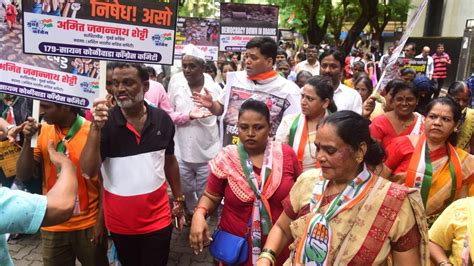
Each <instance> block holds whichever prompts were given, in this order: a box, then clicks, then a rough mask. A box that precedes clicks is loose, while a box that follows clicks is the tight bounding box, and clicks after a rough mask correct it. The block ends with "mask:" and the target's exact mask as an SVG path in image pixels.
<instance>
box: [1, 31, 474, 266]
mask: <svg viewBox="0 0 474 266" xmlns="http://www.w3.org/2000/svg"><path fill="white" fill-rule="evenodd" d="M444 49H445V47H444V45H443V44H438V45H437V47H436V51H435V52H434V53H431V52H430V48H429V47H427V46H426V47H423V48H422V50H421V53H420V54H417V53H418V51H417V48H416V44H414V43H408V44H407V45H406V46H405V48H404V49H403V53H402V54H401V55H400V58H402V61H403V60H405V59H411V58H424V59H426V71H425V72H424V73H417V72H416V71H415V70H414V69H411V68H409V67H402V68H400V70H396V71H399V72H397V73H396V77H397V78H394V79H392V80H389V81H388V82H387V83H386V84H385V85H384V86H381V84H379V83H381V82H382V81H381V79H380V77H381V76H383V73H384V71H393V68H392V67H391V65H390V63H391V61H392V60H391V57H392V54H393V52H394V47H393V46H390V47H388V49H387V53H386V54H383V55H382V54H379V53H373V52H363V51H362V50H361V49H354V50H353V51H352V52H351V53H350V54H349V55H347V56H345V55H344V53H342V52H341V51H340V50H338V49H334V48H329V47H319V46H316V45H305V46H304V47H302V49H300V50H298V51H296V50H294V49H291V48H290V45H287V44H285V43H283V44H281V45H278V44H277V43H276V42H275V41H274V40H273V39H271V38H267V37H256V38H254V39H252V40H251V41H249V42H248V43H247V46H246V51H245V52H242V53H230V52H225V53H222V54H221V55H220V56H219V58H218V60H217V61H216V62H206V61H205V56H204V54H203V52H202V51H201V50H199V49H198V48H196V47H194V46H193V45H188V46H186V47H185V48H184V50H183V56H182V60H181V62H180V64H179V65H177V66H173V67H171V68H170V67H167V66H158V65H148V66H145V65H143V64H138V63H124V62H109V63H108V65H107V73H106V74H107V78H106V79H107V92H108V95H107V97H106V98H103V99H102V98H99V99H96V100H95V101H94V104H93V107H92V109H91V110H81V109H79V108H76V107H71V106H65V105H60V104H56V103H49V102H41V111H40V114H41V121H36V120H35V119H34V118H32V117H31V100H27V99H24V98H21V97H18V96H12V95H3V96H2V101H1V102H0V113H2V118H1V119H0V130H1V133H2V136H3V138H4V139H5V140H6V142H9V143H12V145H15V146H16V147H21V151H19V156H18V159H17V162H16V176H13V177H6V176H5V175H4V173H3V171H2V174H3V176H2V178H1V180H2V184H3V185H4V186H12V187H13V188H15V189H16V190H10V189H6V188H0V213H1V219H0V265H12V260H11V258H10V257H9V255H8V253H7V246H6V238H5V237H4V235H2V234H6V233H17V234H18V233H34V232H35V231H37V230H38V229H39V228H41V240H42V243H43V245H42V247H43V250H42V254H43V263H44V264H45V265H74V263H75V261H76V259H77V260H79V261H80V262H81V263H82V264H83V265H108V264H109V258H108V257H107V249H108V245H107V244H108V241H107V240H108V236H110V239H111V240H112V242H113V248H114V249H115V250H116V251H117V257H116V258H112V259H113V260H116V261H117V263H120V264H121V265H125V266H126V265H166V263H167V261H168V254H169V251H170V242H171V234H172V231H173V230H181V229H182V228H183V226H188V227H190V233H189V245H190V247H191V249H192V250H193V251H194V253H195V254H196V255H197V254H199V253H200V252H203V250H204V248H206V247H208V246H209V249H210V251H211V254H212V255H213V256H214V258H215V260H216V263H221V264H226V265H237V264H239V265H283V264H284V263H285V262H286V263H289V264H290V265H305V264H311V265H347V264H352V265H363V264H366V265H371V264H376V265H380V264H385V263H387V260H389V261H391V263H392V264H394V265H399V264H402V265H429V264H430V260H431V262H432V263H434V264H435V265H471V264H472V258H474V240H473V239H474V238H473V237H472V235H473V234H474V231H473V230H474V229H473V228H474V227H473V225H474V212H472V207H470V203H472V198H470V197H472V196H474V156H473V155H472V154H473V153H474V134H473V132H474V111H473V109H471V107H472V91H473V90H474V79H473V77H466V80H465V81H464V80H462V81H461V80H460V81H456V82H454V83H452V84H447V82H446V80H447V78H448V76H447V73H448V68H449V67H450V64H451V59H450V57H449V55H448V54H447V53H446V52H445V51H444ZM392 74H393V73H392ZM236 87H239V88H243V89H245V90H246V91H247V92H248V93H250V94H252V95H267V96H265V97H267V98H265V99H266V100H263V101H262V100H259V99H261V98H258V97H253V96H251V97H250V98H249V99H246V100H245V101H243V102H241V103H240V105H239V106H234V105H235V101H232V99H233V97H236V98H238V97H239V95H234V91H233V90H234V89H235V88H236ZM275 95H278V97H279V99H283V102H284V105H283V106H284V108H283V109H282V110H281V112H279V113H275V112H274V110H275V108H274V105H276V102H275V101H274V100H273V98H272V97H273V96H275ZM226 121H235V122H236V125H237V132H236V134H237V136H238V141H237V142H233V143H232V144H229V143H225V142H224V140H223V137H222V135H223V130H224V129H223V126H222V125H223V123H225V122H226ZM36 133H39V134H38V137H37V147H36V148H31V142H32V139H34V138H35V137H34V136H35V134H36ZM227 144H229V145H227ZM32 180H39V181H40V182H39V183H41V189H39V190H40V191H41V192H40V191H38V193H39V194H43V196H41V195H33V194H27V193H25V192H23V191H21V190H25V188H26V189H27V190H29V191H33V188H32V187H31V186H33V187H34V184H33V185H31V181H32ZM168 187H170V189H168ZM168 191H171V197H172V198H171V199H170V197H169V194H168V193H169V192H168ZM217 210H220V211H217ZM214 213H218V215H219V221H220V222H219V225H218V228H217V229H216V231H215V232H210V231H209V227H208V221H209V220H208V217H209V216H210V215H213V214H214ZM461 217H462V218H461Z"/></svg>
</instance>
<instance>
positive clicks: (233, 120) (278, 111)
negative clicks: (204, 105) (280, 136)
mask: <svg viewBox="0 0 474 266" xmlns="http://www.w3.org/2000/svg"><path fill="white" fill-rule="evenodd" d="M236 73H238V72H229V73H228V75H227V84H226V86H230V90H224V91H225V93H226V95H225V98H224V113H223V114H222V118H221V122H220V133H221V138H222V144H223V146H224V147H225V146H226V145H229V144H238V143H239V142H240V140H239V136H238V128H237V120H238V116H239V110H240V107H241V106H242V103H243V102H244V101H245V100H247V99H250V98H252V99H254V100H258V101H261V102H264V103H265V104H266V105H267V107H268V109H269V110H270V123H271V125H272V128H271V131H270V136H271V137H273V136H274V135H275V134H276V131H277V129H278V126H279V125H280V122H281V120H282V118H283V115H284V113H285V111H287V110H289V109H290V108H291V107H293V108H295V107H294V106H291V104H290V101H289V100H288V99H287V97H288V94H287V93H286V92H283V91H282V90H277V89H276V88H278V86H279V85H278V86H276V84H274V85H272V86H273V87H268V88H267V89H268V91H272V93H267V92H264V91H256V90H252V89H250V88H247V87H246V86H245V83H242V82H241V80H240V79H239V78H238V77H237V75H236ZM275 86H276V87H275Z"/></svg>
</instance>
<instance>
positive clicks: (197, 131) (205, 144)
mask: <svg viewBox="0 0 474 266" xmlns="http://www.w3.org/2000/svg"><path fill="white" fill-rule="evenodd" d="M176 75H177V77H176V79H175V80H174V82H173V83H172V84H171V85H170V86H169V88H168V96H169V98H170V102H171V105H172V106H173V108H174V111H175V112H181V113H189V112H191V111H192V110H193V109H194V108H195V107H196V105H195V104H194V102H193V100H192V99H191V96H192V92H191V89H190V88H189V85H188V81H187V80H186V78H185V77H184V75H183V74H182V73H178V74H176ZM204 88H206V89H207V90H208V91H209V93H210V94H211V95H212V97H213V98H214V99H217V97H218V96H219V93H220V92H221V91H222V89H221V88H220V86H219V84H217V83H215V82H214V81H212V80H211V79H207V78H205V79H204ZM201 93H204V90H202V91H201ZM174 143H175V154H176V157H178V158H179V159H181V160H183V161H185V162H189V163H207V162H208V161H209V160H210V159H212V158H214V156H216V155H217V153H218V152H219V149H220V148H221V145H220V141H219V127H218V124H217V117H216V116H210V117H206V118H201V119H195V120H191V121H189V122H187V123H185V124H183V125H176V133H175V135H174Z"/></svg>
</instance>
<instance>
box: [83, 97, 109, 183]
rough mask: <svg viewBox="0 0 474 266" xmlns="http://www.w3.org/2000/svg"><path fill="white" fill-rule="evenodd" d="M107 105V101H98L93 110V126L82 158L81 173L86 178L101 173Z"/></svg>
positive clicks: (107, 114) (95, 102)
mask: <svg viewBox="0 0 474 266" xmlns="http://www.w3.org/2000/svg"><path fill="white" fill-rule="evenodd" d="M106 103H107V100H106V99H96V100H95V101H94V106H93V107H92V109H91V113H92V125H91V128H90V130H89V135H88V136H87V141H86V144H85V145H84V149H82V153H81V158H80V163H81V172H82V174H83V176H84V177H85V178H90V177H93V176H96V175H97V174H98V173H99V169H100V165H101V163H102V158H101V155H100V136H101V131H102V128H103V127H104V125H105V123H106V122H107V119H108V116H109V113H108V110H109V108H108V107H107V105H106Z"/></svg>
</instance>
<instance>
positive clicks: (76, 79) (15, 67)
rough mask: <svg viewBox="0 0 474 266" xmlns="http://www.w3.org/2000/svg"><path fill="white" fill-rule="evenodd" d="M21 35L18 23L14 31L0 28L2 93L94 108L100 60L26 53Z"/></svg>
mask: <svg viewBox="0 0 474 266" xmlns="http://www.w3.org/2000/svg"><path fill="white" fill-rule="evenodd" d="M3 12H4V9H0V17H3V14H2V13H3ZM21 32H22V25H21V23H19V21H18V20H17V21H16V23H15V24H14V25H13V28H12V29H11V30H10V29H8V28H7V27H6V26H4V25H2V26H0V93H3V94H11V95H18V96H22V97H28V98H32V99H36V100H44V101H50V102H57V103H61V104H67V105H73V106H77V107H81V108H90V107H92V102H93V101H94V99H95V98H97V97H98V95H99V87H98V84H99V80H98V78H99V74H100V73H99V61H98V60H92V59H84V58H77V57H62V56H43V55H29V54H24V53H23V52H22V47H23V39H22V34H21Z"/></svg>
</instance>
